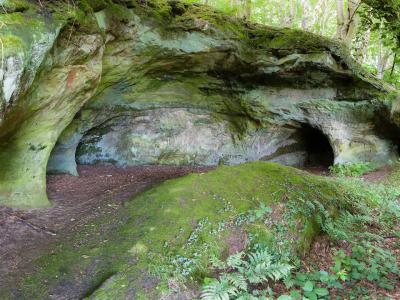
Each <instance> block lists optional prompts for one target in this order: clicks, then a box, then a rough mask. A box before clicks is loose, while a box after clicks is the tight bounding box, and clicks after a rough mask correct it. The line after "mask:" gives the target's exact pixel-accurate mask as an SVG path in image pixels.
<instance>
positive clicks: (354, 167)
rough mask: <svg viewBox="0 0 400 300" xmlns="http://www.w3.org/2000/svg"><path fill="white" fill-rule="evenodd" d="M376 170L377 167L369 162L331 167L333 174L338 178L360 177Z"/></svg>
mask: <svg viewBox="0 0 400 300" xmlns="http://www.w3.org/2000/svg"><path fill="white" fill-rule="evenodd" d="M375 169H376V165H374V164H373V163H369V162H357V163H346V164H335V165H333V166H331V167H329V170H330V171H331V173H332V174H334V175H337V176H342V177H343V176H349V177H358V176H361V175H364V174H365V173H368V172H371V171H373V170H375Z"/></svg>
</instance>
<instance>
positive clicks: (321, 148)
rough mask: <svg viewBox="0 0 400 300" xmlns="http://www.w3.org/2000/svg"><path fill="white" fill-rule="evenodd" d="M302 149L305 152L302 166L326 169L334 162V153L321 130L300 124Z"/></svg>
mask: <svg viewBox="0 0 400 300" xmlns="http://www.w3.org/2000/svg"><path fill="white" fill-rule="evenodd" d="M300 133H301V139H302V142H303V145H304V150H305V152H306V153H307V156H306V160H305V163H304V166H305V167H307V168H324V169H327V168H329V167H330V166H332V165H333V163H334V158H335V156H334V154H333V150H332V146H331V144H330V143H329V140H328V138H327V137H326V136H325V135H324V134H323V133H322V131H321V130H319V129H317V128H314V127H311V126H310V125H308V124H302V125H301V128H300Z"/></svg>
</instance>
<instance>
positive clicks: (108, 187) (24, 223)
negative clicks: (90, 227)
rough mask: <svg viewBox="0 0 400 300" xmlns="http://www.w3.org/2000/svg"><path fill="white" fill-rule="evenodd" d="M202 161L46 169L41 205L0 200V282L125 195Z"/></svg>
mask: <svg viewBox="0 0 400 300" xmlns="http://www.w3.org/2000/svg"><path fill="white" fill-rule="evenodd" d="M209 169H210V168H208V167H193V166H187V167H177V166H137V167H127V168H117V167H115V166H111V165H101V166H80V167H79V174H80V176H79V177H74V176H70V175H49V176H48V183H47V189H48V196H49V199H50V201H51V202H52V204H53V206H52V207H50V208H46V209H32V210H14V209H11V208H8V207H4V206H0V288H1V286H2V284H4V285H6V284H9V282H10V280H12V278H18V277H20V276H23V274H24V270H29V269H31V267H32V261H33V260H34V259H35V258H37V257H38V256H40V255H41V254H43V253H46V252H48V251H51V248H52V247H53V246H54V245H55V244H56V243H57V242H61V241H65V240H68V239H69V238H70V237H72V236H73V235H74V234H75V233H76V232H79V231H80V230H81V229H82V228H83V226H85V225H87V224H88V223H90V221H91V220H94V219H96V218H98V217H101V216H104V215H110V217H112V216H113V214H115V213H116V212H117V210H119V209H120V208H121V207H122V204H123V202H124V201H125V200H128V199H130V198H131V197H132V196H134V195H136V194H138V193H140V192H142V191H144V190H146V189H148V188H150V187H152V186H154V185H156V184H158V183H161V182H162V181H165V180H167V179H171V178H175V177H179V176H183V175H186V174H189V173H192V172H206V171H208V170H209Z"/></svg>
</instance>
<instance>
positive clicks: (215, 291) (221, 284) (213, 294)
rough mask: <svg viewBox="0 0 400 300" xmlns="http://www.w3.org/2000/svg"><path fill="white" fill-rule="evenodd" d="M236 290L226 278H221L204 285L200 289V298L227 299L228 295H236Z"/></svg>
mask: <svg viewBox="0 0 400 300" xmlns="http://www.w3.org/2000/svg"><path fill="white" fill-rule="evenodd" d="M237 293H238V290H237V288H236V287H234V286H232V285H231V284H230V283H229V281H228V280H226V279H225V278H222V279H221V281H220V280H214V281H212V282H211V283H210V284H208V285H205V286H204V287H203V289H202V291H201V295H200V298H201V299H202V300H229V298H230V296H235V295H237Z"/></svg>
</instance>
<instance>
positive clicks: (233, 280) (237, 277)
mask: <svg viewBox="0 0 400 300" xmlns="http://www.w3.org/2000/svg"><path fill="white" fill-rule="evenodd" d="M223 276H224V278H225V280H227V281H228V282H229V283H230V284H232V285H233V286H234V287H236V288H237V289H238V290H240V291H247V281H246V278H245V277H244V276H243V275H242V274H239V273H227V274H224V275H223Z"/></svg>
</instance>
